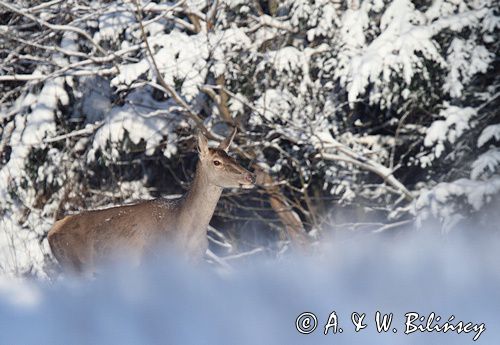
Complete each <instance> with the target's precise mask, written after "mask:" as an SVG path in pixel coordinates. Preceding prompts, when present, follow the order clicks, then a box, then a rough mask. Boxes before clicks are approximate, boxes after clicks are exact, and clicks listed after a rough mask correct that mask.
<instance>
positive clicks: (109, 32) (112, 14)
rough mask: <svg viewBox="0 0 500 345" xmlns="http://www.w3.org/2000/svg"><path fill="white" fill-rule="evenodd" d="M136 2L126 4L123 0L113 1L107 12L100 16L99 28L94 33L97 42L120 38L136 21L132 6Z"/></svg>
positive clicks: (113, 40)
mask: <svg viewBox="0 0 500 345" xmlns="http://www.w3.org/2000/svg"><path fill="white" fill-rule="evenodd" d="M131 6H134V7H135V4H134V3H129V4H128V5H127V4H124V3H122V2H121V1H120V2H117V3H111V4H109V6H108V7H107V9H106V12H105V13H103V14H102V15H100V16H99V18H98V25H99V30H98V31H96V33H95V34H94V40H95V41H96V42H101V41H106V40H109V41H112V42H115V41H117V40H118V38H119V36H120V35H121V34H122V33H123V32H124V31H125V29H127V28H128V27H130V26H131V25H132V24H134V23H135V21H136V20H135V16H134V13H133V12H131V8H134V7H131Z"/></svg>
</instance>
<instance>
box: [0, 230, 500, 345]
mask: <svg viewBox="0 0 500 345" xmlns="http://www.w3.org/2000/svg"><path fill="white" fill-rule="evenodd" d="M336 243H337V244H336V245H334V246H330V247H329V248H324V249H325V250H324V251H322V254H321V255H319V256H315V257H298V256H297V257H284V258H282V259H281V260H279V261H265V260H253V261H250V262H249V261H247V262H246V263H245V264H240V265H238V266H235V267H234V269H233V270H232V271H231V272H220V271H218V270H216V269H214V268H213V267H211V266H198V267H192V266H188V265H186V264H184V263H182V262H179V261H177V260H175V259H174V258H172V257H169V258H161V259H156V260H155V261H154V262H150V263H148V264H147V265H144V267H142V268H141V269H130V268H127V267H112V268H111V269H109V270H108V271H106V272H103V273H102V274H101V275H100V276H99V277H98V278H96V279H93V280H74V279H71V278H69V277H65V278H61V279H59V280H58V281H57V282H54V283H48V282H43V281H25V282H22V281H19V280H16V281H12V280H5V279H4V280H2V279H0V325H1V326H0V327H1V329H0V334H1V338H0V339H1V341H0V342H1V343H2V344H23V345H29V344H94V345H95V344H305V343H309V344H312V343H315V344H316V343H321V344H323V343H324V344H332V343H336V344H339V343H346V344H356V343H363V344H368V343H369V344H377V343H380V344H431V343H432V344H434V343H436V344H437V343H440V344H471V343H473V340H472V339H473V337H474V336H475V334H476V333H477V332H476V333H475V332H473V331H472V332H469V333H464V332H462V333H460V334H457V332H452V331H449V332H447V333H442V332H441V333H438V332H413V333H411V334H404V332H405V320H406V319H405V313H408V312H416V313H419V314H420V315H422V316H425V317H426V318H427V317H428V316H429V314H430V313H432V312H434V313H436V316H440V317H441V318H442V320H441V322H438V323H439V324H442V323H443V322H446V321H447V320H449V319H450V318H451V316H452V315H453V316H454V319H452V321H451V323H452V324H456V323H457V322H459V321H463V322H464V324H465V323H467V322H472V324H476V325H479V324H483V323H484V327H485V329H484V331H483V332H482V333H481V334H480V336H479V339H478V340H477V343H478V344H493V343H495V342H494V340H497V339H498V337H499V336H500V334H499V329H498V327H497V325H498V324H499V321H500V317H499V315H498V311H499V310H500V299H499V298H498V297H499V296H498V294H499V291H500V268H499V266H498V262H499V261H498V259H499V257H498V244H499V243H498V240H488V241H486V240H477V239H475V240H472V241H471V240H470V239H463V238H457V237H455V238H451V237H447V238H446V241H442V238H441V239H439V238H437V237H434V236H433V237H424V236H418V237H417V236H415V237H412V238H410V239H408V238H405V240H403V241H402V240H390V241H387V239H385V240H384V242H381V241H377V240H363V241H361V242H360V241H356V242H354V241H336ZM333 311H335V313H336V315H337V317H338V327H340V328H342V329H343V332H342V333H340V332H338V333H336V334H334V333H333V328H330V329H329V330H328V334H327V335H325V334H324V330H325V325H326V324H327V322H328V317H329V315H330V313H332V312H333ZM376 311H380V312H381V313H382V314H389V313H393V315H394V320H393V323H392V326H391V328H390V329H389V331H388V332H381V333H378V332H377V331H376V325H375V322H374V320H375V313H376ZM303 312H311V313H314V314H315V315H316V317H317V329H316V330H315V331H314V332H313V333H311V334H308V335H305V334H300V333H299V332H298V331H297V330H296V328H295V324H296V319H297V317H298V316H299V315H300V314H301V313H303ZM354 312H357V313H359V314H362V313H366V317H365V319H364V323H365V324H367V327H366V328H365V329H363V330H360V331H359V332H355V331H354V326H353V323H352V322H351V314H352V313H354ZM435 323H436V322H434V324H435ZM421 324H423V325H425V322H421ZM392 328H396V329H397V333H394V332H393V331H392Z"/></svg>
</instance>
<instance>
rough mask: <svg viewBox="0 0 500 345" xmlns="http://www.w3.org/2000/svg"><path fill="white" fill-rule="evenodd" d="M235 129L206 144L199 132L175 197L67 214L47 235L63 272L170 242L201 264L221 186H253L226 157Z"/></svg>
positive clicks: (86, 269) (138, 255)
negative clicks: (194, 156)
mask: <svg viewBox="0 0 500 345" xmlns="http://www.w3.org/2000/svg"><path fill="white" fill-rule="evenodd" d="M235 135H236V128H234V130H233V131H232V133H231V134H230V135H229V136H228V137H226V138H225V139H224V140H223V141H221V142H220V144H219V146H218V147H217V148H210V147H209V145H208V140H207V138H206V137H205V136H204V135H203V134H202V133H201V132H200V133H199V134H198V163H197V166H196V173H195V177H194V180H193V181H192V183H191V185H190V187H189V189H188V191H187V192H186V193H185V194H184V195H183V196H181V197H179V198H176V199H166V198H158V199H153V200H147V201H141V202H138V203H134V204H129V205H121V206H115V207H111V208H106V209H101V210H90V211H84V212H81V213H78V214H74V215H68V216H66V217H64V218H62V219H60V220H58V221H56V222H55V224H54V225H53V226H52V228H51V229H50V230H49V232H48V235H47V238H48V242H49V246H50V248H51V250H52V253H53V255H54V257H55V258H56V259H57V261H58V262H59V264H60V266H61V268H62V269H63V270H67V271H71V272H74V273H77V274H78V273H82V274H86V273H88V274H93V273H95V270H96V268H97V266H98V265H99V263H102V262H103V261H105V260H107V259H109V258H111V257H112V256H113V255H114V254H116V252H117V251H120V252H122V253H127V255H128V254H130V255H132V257H133V258H134V260H133V261H135V260H138V262H139V263H140V262H142V260H143V258H144V256H145V255H146V254H147V253H148V252H150V250H152V248H154V247H155V246H157V244H158V243H165V244H168V248H173V249H175V250H177V251H178V252H180V253H181V254H182V255H183V256H185V257H186V258H187V259H188V261H195V262H199V261H201V260H202V259H203V257H204V255H205V252H206V251H207V249H208V236H207V228H208V225H209V222H210V220H211V218H212V216H213V214H214V211H215V208H216V206H217V203H218V201H219V198H220V196H221V194H222V190H223V189H224V188H243V189H251V188H253V187H254V186H255V176H254V174H252V173H251V172H249V171H248V170H247V169H245V168H243V167H242V166H241V165H239V164H238V163H237V162H236V160H235V159H233V158H232V157H230V156H229V155H228V149H229V146H230V145H231V143H232V141H233V139H234V137H235ZM164 248H167V247H164Z"/></svg>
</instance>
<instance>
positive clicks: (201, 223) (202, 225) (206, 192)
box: [178, 162, 222, 237]
mask: <svg viewBox="0 0 500 345" xmlns="http://www.w3.org/2000/svg"><path fill="white" fill-rule="evenodd" d="M221 193H222V188H221V187H219V186H216V185H214V184H211V183H210V182H209V180H208V176H207V175H206V173H205V172H204V171H203V167H202V163H201V162H198V166H197V167H196V175H195V178H194V180H193V182H192V184H191V187H190V189H189V191H188V192H187V193H186V195H185V197H184V200H183V202H182V204H181V207H180V212H179V218H178V220H179V223H178V231H181V232H182V233H184V234H186V235H189V236H196V237H197V236H200V237H201V236H203V237H205V236H206V232H207V227H208V224H209V223H210V219H212V215H213V214H214V211H215V207H216V206H217V202H218V201H219V198H220V195H221Z"/></svg>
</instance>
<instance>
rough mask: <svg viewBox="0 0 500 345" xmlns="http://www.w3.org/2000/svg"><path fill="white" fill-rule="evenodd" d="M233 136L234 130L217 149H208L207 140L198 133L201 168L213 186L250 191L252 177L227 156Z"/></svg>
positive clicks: (252, 182) (253, 181) (253, 183)
mask: <svg viewBox="0 0 500 345" xmlns="http://www.w3.org/2000/svg"><path fill="white" fill-rule="evenodd" d="M235 135H236V128H234V129H233V131H232V133H231V135H230V136H229V137H227V138H226V139H224V140H223V141H222V142H221V143H220V145H219V146H218V147H217V148H209V147H208V141H207V138H206V137H205V136H204V135H203V134H202V133H199V134H198V153H199V158H200V164H201V168H202V169H203V172H204V174H205V176H207V178H208V182H209V183H211V184H213V185H216V186H219V187H221V188H245V189H250V188H253V187H254V185H255V177H254V175H253V174H252V173H250V172H249V171H248V170H246V169H245V168H243V167H242V166H241V165H239V164H238V163H237V162H236V160H234V159H233V158H231V157H230V156H229V155H228V154H227V152H228V149H229V146H230V145H231V143H232V141H233V139H234V136H235Z"/></svg>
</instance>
